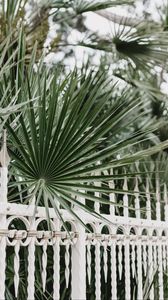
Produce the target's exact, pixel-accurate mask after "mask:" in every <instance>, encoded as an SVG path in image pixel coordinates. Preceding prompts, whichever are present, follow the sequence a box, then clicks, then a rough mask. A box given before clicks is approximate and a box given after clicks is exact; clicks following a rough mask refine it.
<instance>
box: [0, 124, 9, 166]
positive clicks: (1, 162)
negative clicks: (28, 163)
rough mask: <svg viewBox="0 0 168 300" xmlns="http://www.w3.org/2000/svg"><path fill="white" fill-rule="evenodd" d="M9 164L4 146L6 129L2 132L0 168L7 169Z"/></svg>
mask: <svg viewBox="0 0 168 300" xmlns="http://www.w3.org/2000/svg"><path fill="white" fill-rule="evenodd" d="M9 162H10V157H9V155H8V151H7V146H6V129H5V130H4V131H3V143H2V148H1V151H0V167H7V166H8V165H9Z"/></svg>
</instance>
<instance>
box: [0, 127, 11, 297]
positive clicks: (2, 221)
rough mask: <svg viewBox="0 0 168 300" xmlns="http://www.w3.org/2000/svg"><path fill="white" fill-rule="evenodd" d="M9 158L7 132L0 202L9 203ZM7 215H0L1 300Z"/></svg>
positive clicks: (0, 160) (0, 174) (1, 158)
mask: <svg viewBox="0 0 168 300" xmlns="http://www.w3.org/2000/svg"><path fill="white" fill-rule="evenodd" d="M9 161H10V159H9V156H8V153H7V149H6V132H4V137H3V145H2V148H1V151H0V202H1V203H4V204H5V203H7V184H8V168H7V167H8V164H9ZM6 229H7V228H6V215H1V214H0V231H1V235H0V299H1V300H5V269H6V232H5V231H6Z"/></svg>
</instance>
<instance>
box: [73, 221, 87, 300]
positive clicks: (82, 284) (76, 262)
mask: <svg viewBox="0 0 168 300" xmlns="http://www.w3.org/2000/svg"><path fill="white" fill-rule="evenodd" d="M75 225H76V230H77V232H78V238H77V242H76V244H75V245H73V246H72V300H85V299H86V249H85V237H86V235H85V228H84V227H83V226H82V225H81V224H80V223H76V224H75Z"/></svg>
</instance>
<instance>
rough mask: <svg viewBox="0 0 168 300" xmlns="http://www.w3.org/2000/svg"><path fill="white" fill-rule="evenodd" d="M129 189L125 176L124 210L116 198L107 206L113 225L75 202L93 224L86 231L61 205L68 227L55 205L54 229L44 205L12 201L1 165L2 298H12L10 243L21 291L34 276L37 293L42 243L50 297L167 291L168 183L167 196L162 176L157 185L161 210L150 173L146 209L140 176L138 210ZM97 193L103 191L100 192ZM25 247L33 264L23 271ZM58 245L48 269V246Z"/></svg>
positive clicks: (149, 295) (76, 299)
mask: <svg viewBox="0 0 168 300" xmlns="http://www.w3.org/2000/svg"><path fill="white" fill-rule="evenodd" d="M114 184H115V183H114V182H113V181H111V182H110V186H111V188H114ZM127 190H128V186H127V178H125V180H124V182H123V192H124V191H125V192H124V193H123V197H122V198H121V199H120V205H121V202H122V204H123V210H122V212H120V215H119V213H118V212H117V211H116V209H115V208H114V206H109V210H108V212H107V213H106V214H103V216H105V217H106V219H108V220H109V221H110V222H111V223H109V224H108V225H107V223H105V222H103V221H100V220H98V219H96V218H94V217H93V216H91V215H89V214H87V213H85V212H82V211H81V210H79V209H77V208H75V207H74V210H76V212H77V214H78V216H79V217H80V218H81V219H82V220H83V221H84V222H85V223H86V224H89V225H90V228H91V232H90V233H87V232H86V231H85V228H84V227H83V226H82V225H81V224H80V223H78V222H77V221H76V220H74V219H73V217H72V216H71V215H69V214H68V213H67V212H66V211H65V210H61V211H62V216H63V218H64V220H66V221H67V222H68V223H69V226H70V234H68V233H67V232H65V231H64V230H63V229H62V224H61V222H60V220H59V219H58V218H57V215H56V213H55V210H54V209H52V208H50V209H49V213H50V218H51V225H52V230H50V231H49V230H48V229H47V228H46V227H45V226H42V224H43V225H44V223H45V222H46V211H45V208H43V207H37V208H36V210H35V206H34V205H22V204H14V203H8V201H7V168H6V167H2V168H0V300H3V299H5V292H6V289H7V288H8V286H7V283H6V277H7V274H6V268H7V264H8V257H7V253H8V248H10V249H12V251H13V256H12V258H11V260H12V266H11V268H13V273H12V274H13V275H12V276H13V291H14V293H15V297H16V299H17V295H18V290H19V286H20V285H21V281H20V277H21V276H26V277H27V279H26V280H27V281H26V282H27V284H26V285H27V299H28V300H33V299H37V298H36V278H35V266H36V264H35V261H36V259H37V257H36V248H40V249H41V256H40V260H41V263H40V264H41V270H42V272H41V286H42V289H43V293H44V294H45V290H46V289H47V286H48V283H47V282H48V276H50V277H52V280H50V286H49V289H50V293H51V294H52V298H50V299H54V300H58V299H65V300H68V299H72V300H85V299H96V300H100V299H104V300H109V299H112V300H116V299H126V300H129V299H139V300H141V299H145V297H146V299H160V300H162V299H167V298H166V297H167V296H166V294H164V293H165V283H164V282H165V280H167V275H166V274H168V204H167V189H166V185H164V193H163V199H162V198H161V197H160V193H159V184H157V185H156V203H155V204H156V205H155V216H153V215H152V210H151V199H150V193H149V183H148V180H147V181H146V195H145V202H144V203H145V206H144V207H143V209H142V208H141V207H140V206H141V205H140V204H141V203H140V199H139V189H138V178H137V179H136V180H135V192H136V193H135V196H134V199H133V200H134V203H135V207H134V208H133V209H135V215H134V217H130V211H129V208H128V207H129V201H130V200H129V195H128V194H127V192H126V191H127ZM96 196H100V195H99V194H98V193H96ZM81 201H84V200H83V199H81ZM110 201H115V195H114V194H111V195H110ZM95 209H96V211H100V205H99V204H95ZM142 212H143V213H142ZM16 219H17V224H21V225H16V222H15V220H16ZM18 221H19V222H18ZM18 226H20V228H18ZM23 248H26V249H27V261H26V264H27V272H26V273H25V274H24V275H23V274H22V275H21V274H20V273H21V271H20V264H21V259H22V258H21V254H20V253H21V250H22V249H23ZM51 248H52V262H51V265H52V272H51V271H50V272H51V274H49V270H48V258H49V255H48V251H49V249H51ZM50 259H51V256H50ZM62 274H63V276H62ZM154 277H155V278H154ZM61 278H64V279H63V282H64V284H62V283H61V280H62V279H61ZM153 279H155V280H154V281H153ZM153 282H154V283H153ZM152 283H153V284H152ZM61 284H62V286H63V285H64V291H65V290H66V289H67V290H69V294H66V293H65V295H66V296H65V297H63V288H62V287H61ZM51 285H52V286H51ZM121 292H122V298H121V296H120V295H121ZM107 295H108V296H107ZM109 295H110V296H109ZM61 297H62V298H61ZM18 299H19V298H18Z"/></svg>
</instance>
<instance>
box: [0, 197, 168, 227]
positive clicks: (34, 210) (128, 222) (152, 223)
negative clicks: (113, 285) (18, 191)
mask: <svg viewBox="0 0 168 300" xmlns="http://www.w3.org/2000/svg"><path fill="white" fill-rule="evenodd" d="M76 212H77V213H78V216H79V217H80V219H82V220H83V221H84V222H85V223H87V224H92V223H94V224H102V225H103V226H105V225H107V226H108V225H109V227H110V226H114V227H116V226H126V227H132V226H134V227H138V228H161V229H166V230H167V228H168V222H167V221H160V220H148V219H137V218H133V217H128V218H126V217H125V216H114V217H113V218H112V216H111V215H110V214H109V215H104V214H103V215H102V217H103V218H105V219H106V220H107V222H106V221H105V220H104V219H98V218H96V217H94V216H92V215H90V214H88V213H86V212H84V211H81V210H79V209H76ZM60 213H61V215H62V217H63V219H64V220H65V221H67V222H68V221H69V222H73V223H74V224H75V223H76V222H77V221H76V220H75V219H74V217H73V216H72V215H71V214H70V213H69V212H67V211H66V210H65V209H61V210H60ZM0 215H6V216H13V217H16V218H17V217H18V218H19V217H34V218H41V219H47V215H46V209H45V207H40V206H35V205H32V204H30V205H25V204H15V203H3V202H2V203H1V202H0ZM49 216H50V218H51V219H56V220H58V216H57V214H56V211H55V210H54V208H49Z"/></svg>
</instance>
